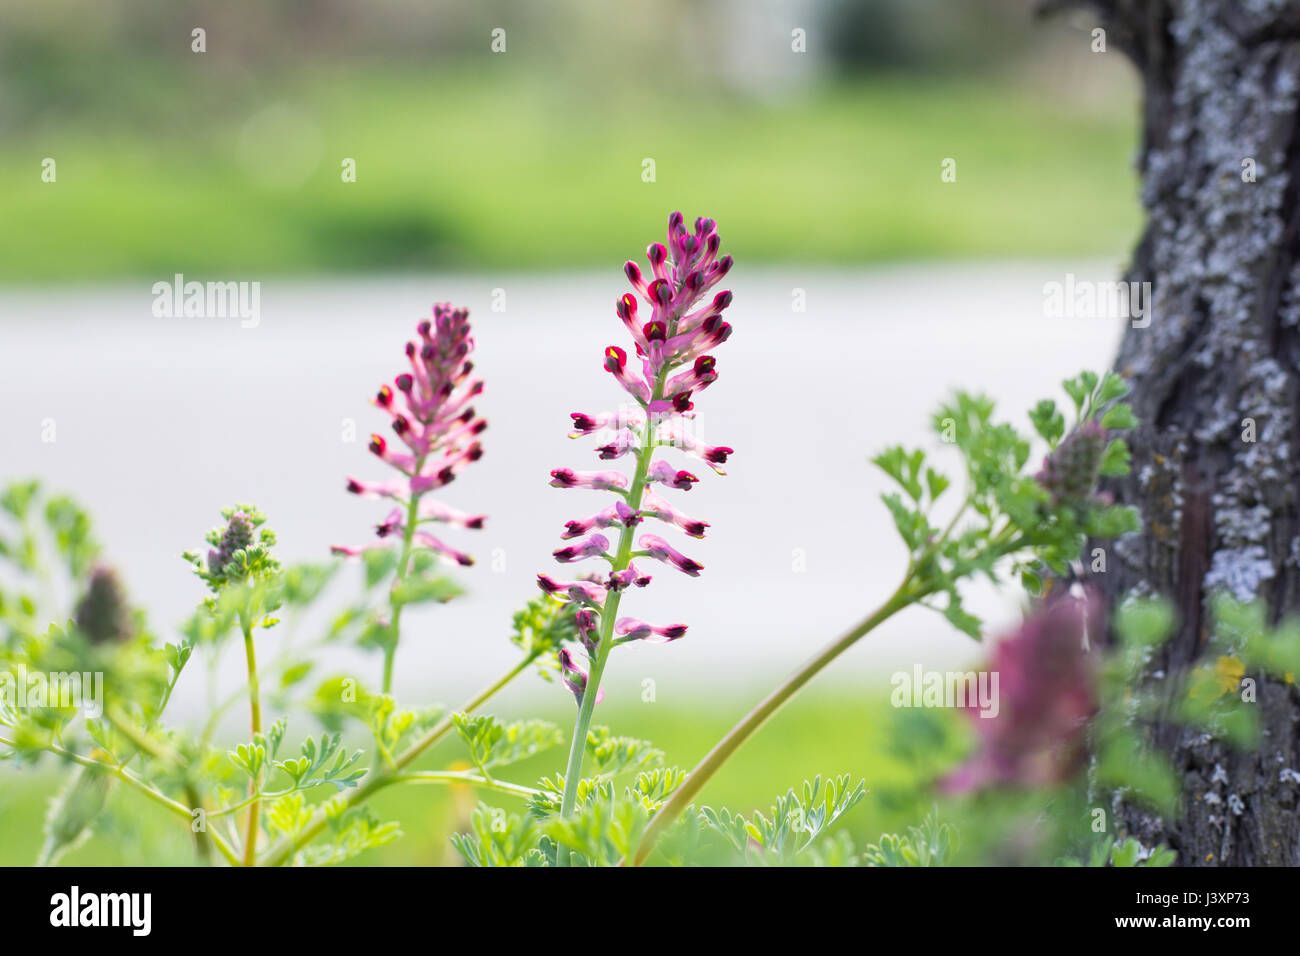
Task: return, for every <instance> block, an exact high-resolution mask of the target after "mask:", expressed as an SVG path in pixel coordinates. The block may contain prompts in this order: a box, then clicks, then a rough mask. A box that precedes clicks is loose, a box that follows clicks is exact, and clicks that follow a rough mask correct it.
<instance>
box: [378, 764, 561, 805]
mask: <svg viewBox="0 0 1300 956" xmlns="http://www.w3.org/2000/svg"><path fill="white" fill-rule="evenodd" d="M393 782H394V783H443V784H457V783H459V784H468V785H470V786H474V787H481V788H483V789H484V790H495V791H497V792H498V793H508V794H510V795H511V796H514V797H524V798H525V799H527V798H528V797H535V796H537V794H538V793H540V792H541V791H539V790H536V789H534V788H533V787H525V786H523V785H522V784H518V783H511V782H510V781H508V780H497V779H495V778H491V777H484V776H481V775H479V774H473V773H461V772H457V771H451V770H448V771H442V770H429V771H418V772H415V773H404V774H401V775H399V776H398V777H397V778H396V779H395V780H394V781H393Z"/></svg>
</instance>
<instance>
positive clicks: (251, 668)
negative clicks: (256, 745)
mask: <svg viewBox="0 0 1300 956" xmlns="http://www.w3.org/2000/svg"><path fill="white" fill-rule="evenodd" d="M243 631H244V657H245V659H246V660H247V661H248V709H249V713H250V715H251V717H252V725H253V736H254V737H256V736H257V735H258V734H260V733H261V732H262V691H261V688H260V687H259V686H258V683H257V652H256V651H255V650H254V649H253V627H252V625H251V624H249V623H247V622H245V623H244V624H243ZM248 786H249V790H250V795H252V796H253V797H254V799H253V803H252V805H251V806H250V807H249V808H248V830H247V833H246V836H245V837H244V866H253V865H255V864H256V863H257V831H258V828H259V826H260V823H261V818H262V804H261V801H260V800H258V799H256V796H257V789H258V788H257V780H255V779H254V780H250V781H249V784H248Z"/></svg>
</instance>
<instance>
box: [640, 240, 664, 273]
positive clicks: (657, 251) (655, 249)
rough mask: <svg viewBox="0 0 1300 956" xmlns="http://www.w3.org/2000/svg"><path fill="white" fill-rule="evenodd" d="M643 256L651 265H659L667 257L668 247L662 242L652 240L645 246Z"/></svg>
mask: <svg viewBox="0 0 1300 956" xmlns="http://www.w3.org/2000/svg"><path fill="white" fill-rule="evenodd" d="M645 257H646V258H647V259H649V260H650V264H651V265H652V266H656V267H657V266H661V265H663V263H664V260H665V259H667V258H668V247H667V246H665V245H664V244H663V243H662V242H652V243H650V245H649V246H647V247H646V251H645Z"/></svg>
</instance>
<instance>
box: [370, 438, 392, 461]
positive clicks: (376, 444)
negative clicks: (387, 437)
mask: <svg viewBox="0 0 1300 956" xmlns="http://www.w3.org/2000/svg"><path fill="white" fill-rule="evenodd" d="M370 450H371V451H372V452H373V453H374V454H376V455H379V456H381V457H382V456H383V454H384V452H386V451H387V450H388V442H386V441H384V436H383V435H371V436H370Z"/></svg>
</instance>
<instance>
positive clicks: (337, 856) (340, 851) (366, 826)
mask: <svg viewBox="0 0 1300 956" xmlns="http://www.w3.org/2000/svg"><path fill="white" fill-rule="evenodd" d="M327 806H328V812H327V819H328V820H329V826H328V829H327V831H326V832H327V834H328V838H329V840H328V842H327V843H324V844H320V845H315V846H311V847H308V848H307V849H306V850H304V851H303V852H302V854H301V858H302V861H303V862H304V863H305V864H307V865H308V866H336V865H338V864H340V863H346V862H347V861H348V860H350V859H352V858H353V857H356V856H360V855H361V854H362V853H364V852H365V851H366V850H373V849H375V848H376V847H381V846H385V845H387V844H389V843H392V842H393V841H394V840H396V839H397V838H398V837H399V836H401V834H402V831H401V828H400V827H399V826H398V824H397V823H396V822H395V821H388V822H380V820H379V818H378V817H376V816H375V815H374V813H373V811H371V809H370V808H369V807H367V806H364V805H363V806H359V807H351V808H347V809H343V808H342V805H341V804H335V803H331V804H329V805H327ZM282 816H283V814H282ZM298 819H301V817H298Z"/></svg>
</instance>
